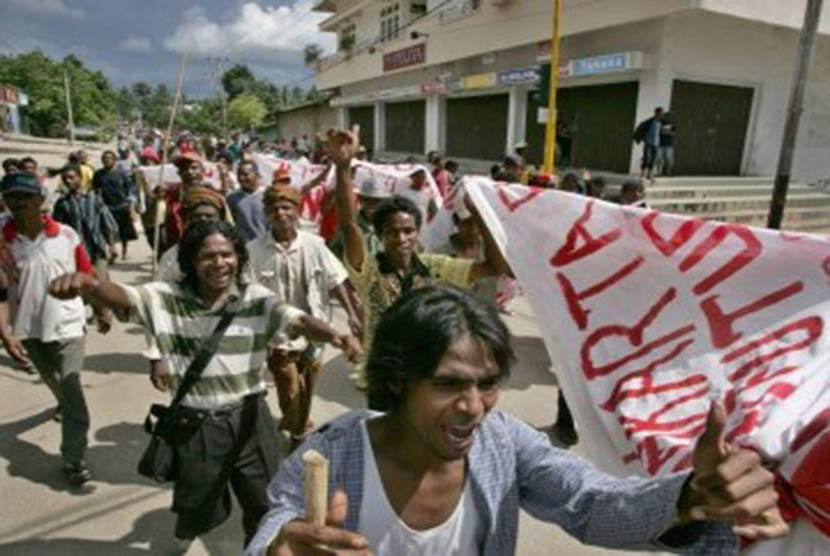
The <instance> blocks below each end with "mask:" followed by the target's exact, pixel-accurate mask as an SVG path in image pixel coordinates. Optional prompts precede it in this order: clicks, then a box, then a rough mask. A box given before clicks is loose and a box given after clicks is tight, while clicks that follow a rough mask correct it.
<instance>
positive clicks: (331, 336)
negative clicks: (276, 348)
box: [291, 314, 361, 363]
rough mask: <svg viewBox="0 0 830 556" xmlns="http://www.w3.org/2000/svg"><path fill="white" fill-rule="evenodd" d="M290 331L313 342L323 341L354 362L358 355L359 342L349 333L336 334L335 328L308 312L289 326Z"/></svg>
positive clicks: (359, 350)
mask: <svg viewBox="0 0 830 556" xmlns="http://www.w3.org/2000/svg"><path fill="white" fill-rule="evenodd" d="M291 332H292V333H294V334H297V335H298V336H305V337H306V338H307V339H309V340H311V341H314V342H325V343H327V344H331V345H332V346H334V347H336V348H337V349H339V350H341V351H342V352H343V354H344V355H345V356H346V358H347V359H348V360H349V361H351V362H353V363H355V362H357V360H358V359H359V357H360V354H361V348H360V342H358V341H357V338H355V337H354V336H352V335H351V334H338V332H337V330H335V329H334V328H332V327H331V326H329V325H328V324H327V323H325V322H323V321H321V320H320V319H318V318H315V317H312V316H311V315H308V314H303V315H302V316H301V317H300V318H299V319H297V322H295V323H294V324H293V326H291Z"/></svg>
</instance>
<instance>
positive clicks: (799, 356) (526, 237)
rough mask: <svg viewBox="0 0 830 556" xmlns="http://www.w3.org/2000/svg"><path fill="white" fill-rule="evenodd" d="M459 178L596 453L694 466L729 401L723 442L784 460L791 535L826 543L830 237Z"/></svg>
mask: <svg viewBox="0 0 830 556" xmlns="http://www.w3.org/2000/svg"><path fill="white" fill-rule="evenodd" d="M465 186H466V190H467V193H468V194H469V195H470V196H471V197H472V199H473V200H474V202H475V203H476V205H477V206H478V208H479V209H480V212H481V214H482V217H483V218H484V219H485V222H486V223H487V225H488V227H489V228H490V230H491V232H492V233H493V236H494V237H495V238H496V240H497V241H498V242H499V244H500V245H501V247H502V250H503V252H504V253H505V255H506V257H507V259H508V261H509V263H510V265H511V267H512V268H513V271H514V273H515V275H516V277H517V278H518V280H519V283H520V284H521V285H522V289H523V290H524V292H525V295H527V296H528V298H529V302H530V306H531V307H532V308H533V310H534V313H535V315H536V319H537V322H538V325H539V327H540V329H541V332H542V335H543V338H544V341H545V345H546V346H547V349H548V351H549V352H550V354H551V357H552V360H553V362H554V366H555V369H556V374H557V377H558V380H559V382H560V384H561V385H562V387H563V388H564V391H565V393H566V396H567V399H568V402H569V404H570V407H571V408H572V410H573V412H574V414H575V416H576V421H577V422H578V424H579V425H580V427H581V430H580V434H581V437H582V439H583V443H582V446H584V448H585V450H586V451H587V452H588V454H589V455H590V457H591V458H592V460H593V461H594V462H595V463H596V464H597V465H599V466H600V467H602V468H604V469H606V470H607V471H609V472H612V473H615V474H617V475H626V474H631V473H635V472H636V473H641V474H646V475H658V474H660V475H662V474H666V473H672V472H677V471H682V470H685V469H688V468H689V467H690V466H691V450H692V448H693V446H694V442H695V440H696V438H697V437H698V436H699V435H700V433H701V432H702V431H703V428H704V425H705V419H706V414H707V410H708V407H709V405H710V401H711V400H712V399H722V400H723V401H724V402H725V405H726V408H727V411H728V413H729V420H728V426H727V431H728V434H727V440H728V441H729V442H731V443H734V444H736V445H741V446H745V447H749V448H752V449H754V450H757V451H758V452H759V453H760V454H761V455H762V457H763V458H764V459H765V460H767V461H769V462H770V463H771V464H773V465H774V466H775V468H776V470H777V471H778V475H779V477H780V482H781V483H782V484H781V485H780V486H781V488H780V489H779V490H780V491H781V492H782V493H785V494H787V495H788V502H790V503H791V507H789V509H787V508H784V509H785V510H786V511H785V513H788V515H789V517H791V518H799V520H798V522H797V523H798V527H797V528H795V529H794V531H799V530H803V529H804V528H805V527H806V528H807V529H809V530H810V531H812V533H810V534H809V535H806V536H805V538H807V537H810V538H811V539H812V541H809V539H808V541H809V542H813V543H816V542H817V543H819V544H815V545H814V546H816V547H818V546H820V552H816V553H817V554H818V553H830V345H828V342H829V340H828V333H827V331H826V330H825V326H827V323H826V322H825V319H826V318H830V238H827V237H824V236H814V235H808V234H796V233H786V232H775V231H771V230H764V229H755V228H749V227H746V226H741V225H736V224H729V223H721V222H706V221H703V220H698V219H694V218H688V217H684V216H679V215H673V214H665V213H659V212H657V211H651V210H647V209H639V208H633V207H626V206H618V205H614V204H610V203H606V202H602V201H598V200H596V199H591V198H587V197H582V196H579V195H575V194H570V193H564V192H560V191H553V190H543V189H536V188H529V187H525V186H521V185H505V184H495V183H494V182H492V181H490V180H489V179H486V178H465ZM553 403H554V402H553V400H551V405H553ZM808 523H809V524H811V525H805V524H808ZM816 529H818V530H820V531H822V532H823V533H824V534H825V535H827V536H823V535H821V534H819V533H818V531H816ZM791 537H792V535H791ZM816 539H818V541H816ZM808 541H804V542H808ZM787 542H793V539H792V538H790V539H788V540H787ZM767 544H768V543H760V544H758V545H756V546H755V547H754V548H753V549H752V550H758V551H761V550H764V549H765V545H767ZM800 546H801V548H804V546H805V545H803V544H802V545H800ZM811 546H812V545H811ZM759 553H760V552H759ZM765 553H768V552H765ZM791 553H796V552H791ZM797 553H798V554H805V553H809V554H812V553H813V552H812V551H811V550H809V549H808V550H807V552H802V551H798V552H797Z"/></svg>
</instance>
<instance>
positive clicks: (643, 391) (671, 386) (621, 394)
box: [600, 340, 706, 412]
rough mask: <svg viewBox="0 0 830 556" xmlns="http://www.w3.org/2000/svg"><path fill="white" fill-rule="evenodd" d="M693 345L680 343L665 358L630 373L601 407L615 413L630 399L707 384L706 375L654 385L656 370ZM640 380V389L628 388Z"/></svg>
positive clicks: (688, 342)
mask: <svg viewBox="0 0 830 556" xmlns="http://www.w3.org/2000/svg"><path fill="white" fill-rule="evenodd" d="M693 343H694V340H685V341H683V342H679V343H678V344H677V345H676V346H674V349H672V350H671V351H670V352H669V353H668V354H667V355H665V356H664V357H661V358H660V359H656V360H654V361H652V362H651V363H649V364H648V365H647V366H646V367H645V368H643V369H640V370H637V371H634V372H631V373H628V374H627V375H625V376H624V377H622V378H621V379H620V380H618V381H617V383H616V384H615V385H614V390H613V391H612V392H611V396H610V397H609V398H608V400H606V401H605V402H604V403H603V404H602V405H600V407H601V408H602V409H604V410H606V411H610V412H614V411H617V408H618V407H619V405H620V404H621V403H622V402H623V401H625V400H627V399H630V398H642V397H645V396H648V395H651V394H662V393H663V392H670V391H671V390H679V389H681V388H688V387H690V386H694V385H696V384H701V383H704V382H706V376H705V375H693V376H690V377H687V378H684V379H683V380H677V381H674V382H667V383H665V384H658V385H657V386H655V385H654V378H653V377H652V373H653V372H654V370H655V369H656V368H657V367H658V366H659V365H664V364H666V363H668V362H670V361H673V360H675V359H677V358H678V357H679V356H680V355H681V354H682V353H683V351H684V350H685V349H686V348H687V347H689V346H690V345H691V344H693ZM638 380H639V381H641V382H642V384H641V385H640V386H639V387H632V388H626V386H628V385H629V384H632V383H636V381H638Z"/></svg>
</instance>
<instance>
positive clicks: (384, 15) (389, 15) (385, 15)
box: [380, 4, 401, 42]
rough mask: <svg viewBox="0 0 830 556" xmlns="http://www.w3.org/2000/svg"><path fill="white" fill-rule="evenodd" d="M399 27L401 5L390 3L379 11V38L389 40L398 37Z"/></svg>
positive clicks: (382, 40)
mask: <svg viewBox="0 0 830 556" xmlns="http://www.w3.org/2000/svg"><path fill="white" fill-rule="evenodd" d="M400 28H401V6H400V4H392V5H391V6H387V7H385V8H383V9H382V10H381V11H380V40H381V42H385V41H390V40H392V39H397V38H398V31H399V30H400Z"/></svg>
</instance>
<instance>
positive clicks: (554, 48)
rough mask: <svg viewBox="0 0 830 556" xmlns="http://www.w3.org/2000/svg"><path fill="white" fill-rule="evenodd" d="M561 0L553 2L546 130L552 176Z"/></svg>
mask: <svg viewBox="0 0 830 556" xmlns="http://www.w3.org/2000/svg"><path fill="white" fill-rule="evenodd" d="M560 19H561V6H560V0H553V37H552V38H551V45H550V91H549V93H548V122H547V127H546V128H545V163H544V169H545V173H546V174H552V173H553V170H554V168H555V167H556V116H557V114H556V90H557V88H559V20H560Z"/></svg>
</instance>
